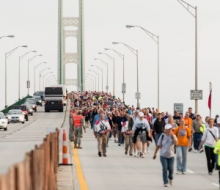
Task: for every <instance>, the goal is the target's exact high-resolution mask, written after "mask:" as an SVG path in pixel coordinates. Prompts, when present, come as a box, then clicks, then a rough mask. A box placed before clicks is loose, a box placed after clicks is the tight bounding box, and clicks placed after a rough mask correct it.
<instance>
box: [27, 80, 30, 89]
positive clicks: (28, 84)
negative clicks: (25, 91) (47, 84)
mask: <svg viewBox="0 0 220 190" xmlns="http://www.w3.org/2000/svg"><path fill="white" fill-rule="evenodd" d="M27 88H30V81H29V80H28V81H27Z"/></svg>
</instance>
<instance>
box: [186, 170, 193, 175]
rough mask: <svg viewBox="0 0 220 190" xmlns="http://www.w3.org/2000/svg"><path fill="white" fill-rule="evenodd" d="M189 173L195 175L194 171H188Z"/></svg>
mask: <svg viewBox="0 0 220 190" xmlns="http://www.w3.org/2000/svg"><path fill="white" fill-rule="evenodd" d="M186 171H187V172H189V173H191V174H194V173H195V172H194V171H192V170H186Z"/></svg>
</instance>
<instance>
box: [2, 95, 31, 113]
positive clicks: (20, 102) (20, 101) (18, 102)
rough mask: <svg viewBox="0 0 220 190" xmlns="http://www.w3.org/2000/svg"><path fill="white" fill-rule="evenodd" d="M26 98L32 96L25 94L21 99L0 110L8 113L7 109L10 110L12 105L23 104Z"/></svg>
mask: <svg viewBox="0 0 220 190" xmlns="http://www.w3.org/2000/svg"><path fill="white" fill-rule="evenodd" d="M27 98H32V96H26V97H24V98H23V99H21V100H19V101H17V102H15V103H14V104H12V105H10V106H8V107H7V108H5V109H3V110H2V111H1V112H3V113H4V114H6V113H8V111H9V110H11V109H13V107H14V106H16V105H21V104H23V103H24V102H25V100H26V99H27Z"/></svg>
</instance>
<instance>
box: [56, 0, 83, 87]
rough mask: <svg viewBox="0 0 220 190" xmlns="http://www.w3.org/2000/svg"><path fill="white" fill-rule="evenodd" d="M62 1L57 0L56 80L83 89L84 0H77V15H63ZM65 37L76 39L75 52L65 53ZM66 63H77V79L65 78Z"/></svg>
mask: <svg viewBox="0 0 220 190" xmlns="http://www.w3.org/2000/svg"><path fill="white" fill-rule="evenodd" d="M63 1H64V0H58V59H57V82H58V84H64V85H75V86H77V89H78V90H84V89H85V82H84V81H85V59H84V12H83V7H84V0H78V1H79V15H78V17H63ZM68 26H74V27H77V29H75V30H65V27H68ZM67 37H75V38H76V40H77V52H76V53H66V47H65V41H66V38H67ZM67 63H73V64H77V79H76V78H71V79H67V78H66V76H65V72H66V71H65V70H66V69H65V67H66V64H67Z"/></svg>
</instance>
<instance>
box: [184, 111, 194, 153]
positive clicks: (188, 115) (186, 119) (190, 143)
mask: <svg viewBox="0 0 220 190" xmlns="http://www.w3.org/2000/svg"><path fill="white" fill-rule="evenodd" d="M184 122H185V125H186V126H188V128H189V130H190V133H191V136H190V137H189V145H188V146H189V148H188V151H189V152H191V151H192V134H193V130H192V123H193V120H192V119H191V118H190V114H189V112H186V113H185V117H184Z"/></svg>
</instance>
